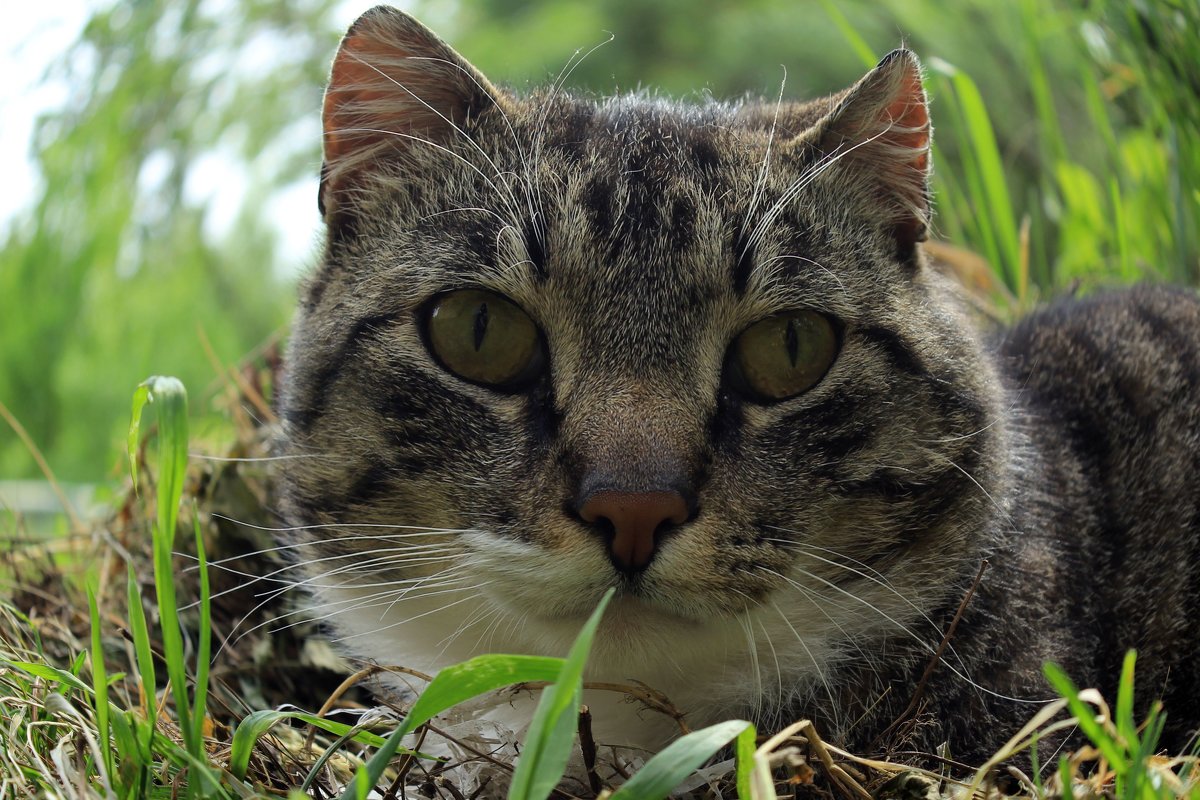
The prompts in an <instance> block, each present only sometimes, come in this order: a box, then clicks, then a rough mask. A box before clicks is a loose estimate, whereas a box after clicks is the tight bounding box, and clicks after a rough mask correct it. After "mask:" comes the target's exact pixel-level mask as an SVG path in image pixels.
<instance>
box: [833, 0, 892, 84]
mask: <svg viewBox="0 0 1200 800" xmlns="http://www.w3.org/2000/svg"><path fill="white" fill-rule="evenodd" d="M821 7H822V8H823V9H825V15H826V16H827V17H829V19H830V21H831V22H833V24H834V25H835V26H836V27H837V29H838V32H839V33H841V34H842V38H843V39H845V40H846V44H848V45H850V49H851V50H853V51H854V54H855V55H856V56H858V58H859V60H860V61H862V62H863V64H864V65H865V66H866V67H867V69H870V68H871V67H873V66H875V64H876V62H878V61H879V58H878V57H877V56H876V55H875V51H874V50H873V49H872V48H871V45H869V44H867V40H866V39H864V38H863V37H862V34H860V33H859V32H858V28H857V27H855V25H854V24H853V23H851V22H850V20H848V19H847V18H846V15H845V14H843V13H842V10H841V9H840V8H838V6H837V4H835V3H834V2H833V0H821Z"/></svg>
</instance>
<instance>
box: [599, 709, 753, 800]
mask: <svg viewBox="0 0 1200 800" xmlns="http://www.w3.org/2000/svg"><path fill="white" fill-rule="evenodd" d="M748 729H749V730H753V726H751V725H750V723H749V722H746V721H745V720H740V719H732V720H729V721H727V722H719V723H717V724H716V725H712V726H710V727H708V728H704V729H703V730H699V731H695V732H693V733H689V734H688V735H687V736H684V737H682V738H680V739H676V740H675V741H674V742H671V744H670V745H668V746H667V747H666V748H665V749H664V750H663V751H662V752H661V753H659V754H658V755H656V756H654V758H652V759H650V760H649V761H648V762H646V766H644V767H642V768H641V769H640V770H638V772H637V774H636V775H634V776H633V777H632V778H630V779H629V780H628V781H626V782H625V784H624V785H623V786H621V788H620V789H618V790H617V791H615V792H613V795H612V800H658V798H662V797H666V796H667V795H668V794H670V793H671V790H672V789H674V788H675V787H676V786H678V785H679V784H680V782H681V781H682V780H683V779H684V778H686V777H687V776H688V775H691V774H692V773H693V772H695V771H696V770H697V769H698V768H699V767H700V765H701V764H703V763H704V762H705V761H707V760H708V759H710V758H712V755H713V754H714V753H716V752H717V751H718V750H720V749H721V748H722V747H724V746H725V745H726V744H728V742H729V740H730V739H732V738H734V737H735V736H737V737H739V740H738V751H739V756H740V754H741V751H742V749H743V748H744V746H745V745H744V742H743V740H742V739H741V735H742V734H743V733H744V732H745V731H746V730H748ZM742 792H743V790H742V788H741V780H740V769H739V786H738V794H739V796H741V797H746V798H748V797H749V796H750V795H749V793H748V788H747V793H745V794H743V793H742Z"/></svg>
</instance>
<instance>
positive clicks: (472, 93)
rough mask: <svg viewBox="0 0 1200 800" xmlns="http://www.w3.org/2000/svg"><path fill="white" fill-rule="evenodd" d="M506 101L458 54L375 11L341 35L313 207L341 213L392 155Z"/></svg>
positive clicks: (435, 142)
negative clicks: (319, 185)
mask: <svg viewBox="0 0 1200 800" xmlns="http://www.w3.org/2000/svg"><path fill="white" fill-rule="evenodd" d="M505 102H506V101H505V99H504V98H503V96H502V95H501V93H500V92H499V91H498V90H497V89H496V88H495V87H493V86H492V85H491V83H489V82H488V80H487V78H485V77H484V76H483V75H482V74H480V73H479V71H478V70H476V69H475V68H474V67H473V66H471V65H470V64H469V63H468V62H467V61H466V60H465V59H464V58H463V57H462V56H460V55H459V54H458V53H456V52H454V50H453V49H452V48H451V47H450V46H449V45H447V44H446V43H445V42H443V41H442V40H441V39H439V38H438V37H437V36H436V35H435V34H434V33H433V32H432V31H430V30H429V29H428V28H426V27H425V26H424V25H422V24H421V23H419V22H417V21H416V20H415V19H413V18H412V17H410V16H408V15H407V14H405V13H403V12H401V11H397V10H396V9H394V8H390V7H388V6H376V7H375V8H373V9H371V10H370V11H367V12H366V13H365V14H363V15H362V16H361V17H359V18H358V19H357V20H356V21H355V22H354V24H353V25H351V26H350V30H349V31H347V32H346V35H345V37H344V38H343V39H342V43H341V45H340V46H339V47H338V52H337V55H336V56H335V57H334V59H333V69H332V71H331V74H330V77H329V88H328V89H327V90H326V91H325V104H324V109H323V114H322V119H323V123H324V132H325V135H324V155H325V163H324V165H323V166H322V168H321V189H320V196H319V198H318V203H319V206H320V208H321V213H322V215H324V216H325V220H326V222H327V223H330V224H332V222H333V221H334V220H335V218H337V217H340V216H342V215H344V214H345V213H346V212H347V209H348V208H349V207H350V202H349V200H350V197H351V195H352V193H353V190H354V189H355V188H356V187H357V186H358V185H360V183H361V181H362V179H363V177H364V175H366V174H368V173H369V172H370V171H371V170H372V168H375V167H377V166H378V165H379V164H381V163H382V162H383V161H385V160H387V159H389V158H392V157H395V156H397V155H399V156H401V157H403V156H404V155H405V154H413V153H415V151H416V150H417V149H418V148H430V147H431V146H432V147H434V148H436V147H439V146H441V147H446V146H450V145H451V144H453V140H454V138H455V137H456V136H459V137H463V136H465V134H464V133H463V132H462V127H463V125H464V123H466V121H467V120H468V119H469V118H471V117H473V116H475V115H477V114H479V113H481V112H483V111H485V110H487V109H488V108H489V107H491V106H492V105H502V104H504V103H505Z"/></svg>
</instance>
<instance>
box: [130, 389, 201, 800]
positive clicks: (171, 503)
mask: <svg viewBox="0 0 1200 800" xmlns="http://www.w3.org/2000/svg"><path fill="white" fill-rule="evenodd" d="M142 386H144V387H148V388H149V394H148V395H147V400H148V401H149V402H150V404H152V405H153V406H154V407H155V411H156V413H157V417H158V457H157V462H158V498H157V500H158V502H157V506H158V514H157V521H156V523H155V526H154V588H155V593H156V595H157V599H158V611H159V619H160V620H161V623H162V639H163V658H164V660H165V661H166V664H167V676H168V677H169V678H170V681H171V693H172V695H173V697H174V699H175V713H176V716H178V718H179V730H180V732H181V733H182V734H183V740H184V744H185V745H186V747H187V752H188V754H189V755H190V756H191V760H192V761H195V762H202V763H207V762H206V758H205V752H204V743H203V741H202V740H201V739H200V738H199V737H197V736H196V729H195V728H194V727H193V725H192V710H191V706H190V703H189V701H188V678H187V663H186V659H185V654H184V649H183V634H182V628H181V626H180V620H179V607H178V603H177V601H176V597H175V575H174V569H173V564H172V558H171V557H172V554H173V552H174V548H175V527H176V523H177V521H178V518H179V501H180V498H181V497H182V496H183V484H184V478H185V476H186V472H187V457H188V454H187V444H188V429H187V390H186V389H184V387H183V384H182V383H180V382H179V381H178V380H177V379H175V378H169V377H161V376H155V377H152V378H149V379H147V380H146V381H145V382H144V383H143V384H142ZM135 398H136V395H135ZM135 406H136V399H135ZM202 774H203V773H202ZM189 791H192V792H193V793H194V792H195V791H196V789H195V783H192V784H191V785H190V786H189Z"/></svg>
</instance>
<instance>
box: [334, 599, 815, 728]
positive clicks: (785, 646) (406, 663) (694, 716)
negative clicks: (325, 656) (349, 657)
mask: <svg viewBox="0 0 1200 800" xmlns="http://www.w3.org/2000/svg"><path fill="white" fill-rule="evenodd" d="M369 591H370V590H367V589H361V590H357V592H358V593H361V594H362V595H364V596H367V593H368V592H369ZM355 595H356V590H354V589H351V588H344V587H343V588H338V589H329V590H325V591H324V592H323V593H322V595H321V596H320V597H319V598H318V599H319V601H320V602H324V603H331V604H338V605H336V606H335V607H346V606H352V605H354V603H355V601H356V597H355ZM464 620H465V621H468V622H466V623H464ZM471 620H474V621H475V622H470V621H471ZM582 621H583V618H582V617H581V618H578V619H566V618H557V619H549V620H547V619H540V618H538V617H536V616H535V615H532V614H513V613H511V612H509V611H506V610H505V609H504V608H503V607H501V606H498V605H495V604H494V603H493V602H492V601H491V600H489V599H488V598H487V597H485V596H484V594H483V593H482V592H481V591H479V589H477V588H473V589H471V590H463V591H462V592H461V594H445V593H439V594H434V595H431V596H428V597H418V596H410V597H407V598H405V599H404V601H403V602H402V603H400V604H398V605H396V606H393V607H387V608H384V609H383V610H382V611H381V612H379V613H376V614H362V613H357V614H345V615H342V616H341V617H336V618H331V619H330V620H329V624H330V625H331V626H332V628H333V633H334V636H333V639H334V641H335V642H336V643H338V644H339V645H340V646H341V647H342V648H343V649H344V650H346V651H348V652H350V653H352V654H353V655H355V656H356V657H358V658H360V659H367V660H369V661H373V662H375V663H379V664H384V665H396V666H403V667H407V668H410V669H415V670H418V671H420V672H424V673H427V674H430V675H432V674H436V673H437V672H438V671H440V670H441V669H443V668H445V667H447V666H450V665H452V664H455V663H459V662H461V661H465V660H467V659H469V658H471V657H474V656H477V655H481V654H483V653H488V652H508V653H525V654H533V655H548V656H564V655H566V653H567V651H568V650H569V648H570V645H571V643H572V641H573V640H574V638H575V636H576V635H577V634H578V632H579V628H580V626H581V624H582ZM833 657H834V651H833V649H832V647H831V645H830V642H829V640H828V639H827V638H826V637H825V636H822V635H819V634H814V635H811V636H808V635H806V636H805V638H804V640H803V641H802V640H801V639H800V637H799V635H798V634H797V632H796V630H795V628H794V627H792V626H791V625H789V624H788V623H787V621H786V620H783V619H782V617H781V616H779V615H778V614H766V613H760V612H759V611H756V610H752V611H750V612H746V613H743V614H740V615H737V616H729V617H722V618H717V619H713V620H710V621H708V622H707V623H704V624H702V623H699V622H696V621H688V620H682V619H680V618H679V617H678V616H675V615H672V614H669V613H666V612H663V611H661V610H658V609H655V608H653V607H650V606H648V605H647V604H646V603H645V601H642V600H639V599H637V598H634V597H630V596H624V597H618V598H615V599H614V601H613V603H612V604H611V605H610V607H609V609H608V612H607V614H606V615H605V618H604V620H603V621H602V623H601V626H600V628H599V630H598V631H597V636H596V638H595V641H594V643H593V647H592V652H591V657H590V658H589V661H588V668H587V671H586V674H585V680H587V681H589V682H593V683H604V684H610V685H612V686H613V687H614V688H613V689H611V690H599V689H591V690H588V691H586V692H585V702H586V703H587V704H588V705H589V707H590V708H591V711H592V716H593V726H594V731H595V736H596V740H597V742H600V743H604V744H611V745H620V746H628V747H634V748H647V749H651V750H654V749H658V748H660V747H662V746H663V745H664V744H666V743H667V742H669V741H670V740H671V739H672V738H674V737H675V736H677V735H678V734H679V732H680V728H679V725H678V723H677V722H676V721H675V720H674V719H673V718H672V717H671V716H670V715H667V714H664V713H662V712H661V711H656V710H653V709H652V708H650V707H648V706H647V705H646V704H645V703H643V702H641V701H639V700H637V699H635V698H634V696H633V695H634V693H636V692H638V691H639V690H640V689H646V688H648V689H650V690H652V693H657V694H658V695H660V696H661V698H662V699H663V700H664V701H665V703H666V705H667V707H668V708H672V709H674V710H675V711H677V712H678V713H679V714H682V715H683V719H684V720H685V721H686V723H687V725H688V726H689V727H690V728H692V729H696V728H698V727H702V726H703V725H706V724H710V723H713V722H717V721H720V720H722V719H728V718H731V717H752V718H754V717H758V718H761V717H763V716H771V712H772V707H773V706H777V705H778V704H780V703H783V702H784V701H785V697H784V695H785V694H787V695H793V696H794V694H795V693H796V692H797V691H799V690H802V689H803V687H812V686H814V685H819V684H820V683H821V682H822V681H823V680H824V674H823V672H824V670H825V668H826V666H827V664H828V663H829V662H830V661H831V659H832V658H833ZM415 683H416V682H415V681H413V680H412V679H409V678H406V679H404V681H403V683H402V682H401V681H400V679H396V680H395V681H394V684H395V687H396V688H397V689H401V688H402V687H403V689H404V690H406V691H408V692H411V691H412V690H413V689H414V688H416V689H418V690H419V689H420V686H419V684H418V685H415V686H414V684H415ZM622 687H623V688H622ZM785 687H787V688H786V689H785ZM528 695H529V693H524V694H516V695H514V694H513V693H512V692H511V691H507V690H505V691H501V692H497V693H494V694H492V695H488V696H486V697H484V698H480V699H479V700H477V701H475V702H474V703H472V704H471V705H470V706H468V708H467V711H465V712H464V713H468V715H470V716H472V717H473V718H476V719H485V720H491V721H494V722H496V723H498V724H502V725H503V726H505V727H506V728H508V729H510V730H512V731H514V732H515V733H516V734H518V735H520V734H522V733H523V732H524V728H525V726H527V724H528V720H529V718H530V716H531V715H532V713H533V709H534V707H535V705H536V701H537V698H536V696H534V697H529V696H528ZM770 698H774V701H772V700H771V699H770ZM764 702H765V704H766V705H764Z"/></svg>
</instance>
